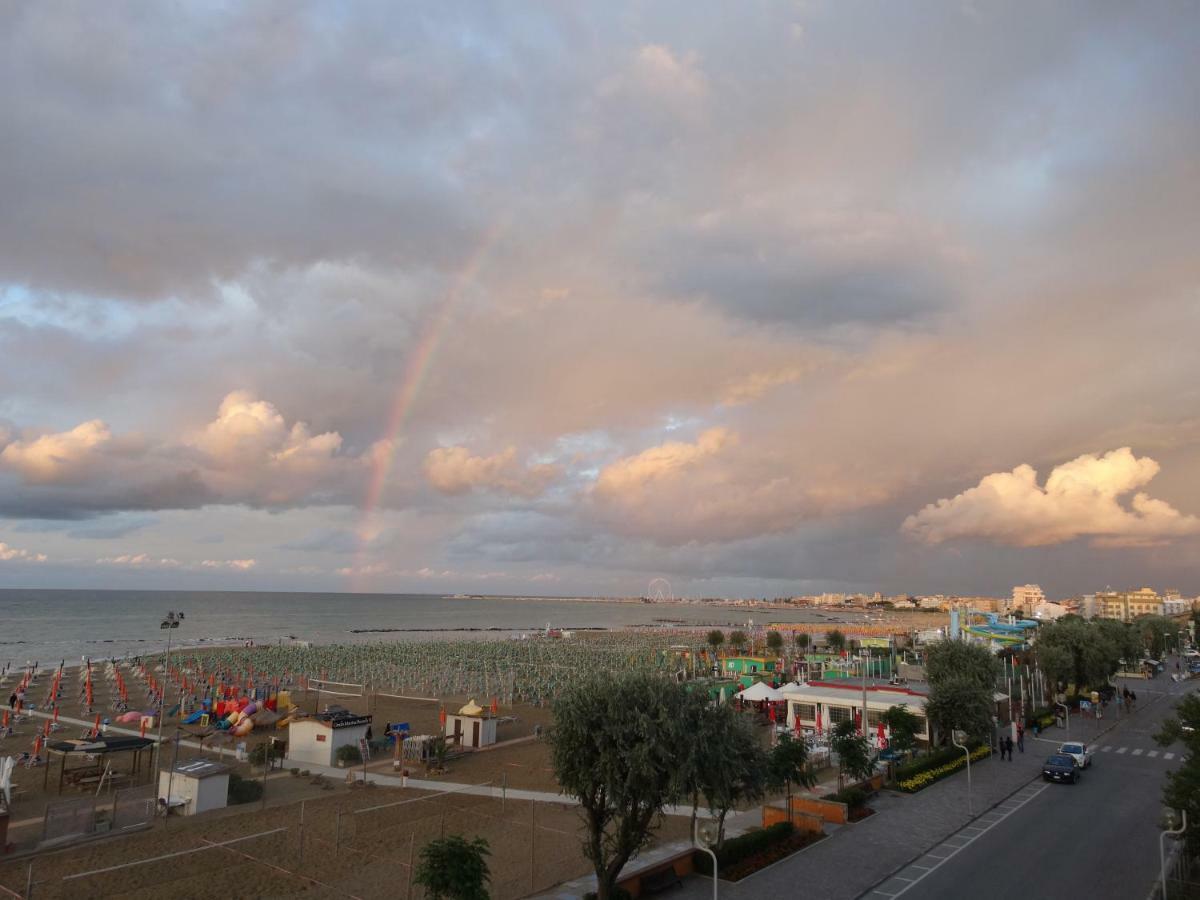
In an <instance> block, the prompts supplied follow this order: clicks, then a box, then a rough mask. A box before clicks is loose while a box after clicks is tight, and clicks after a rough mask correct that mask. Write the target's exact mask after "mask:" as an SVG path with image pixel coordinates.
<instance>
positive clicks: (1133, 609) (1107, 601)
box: [1096, 587, 1166, 622]
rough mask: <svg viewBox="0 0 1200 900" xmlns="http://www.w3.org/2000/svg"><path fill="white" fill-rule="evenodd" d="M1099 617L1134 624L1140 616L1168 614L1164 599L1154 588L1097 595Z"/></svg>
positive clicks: (1106, 592) (1107, 592)
mask: <svg viewBox="0 0 1200 900" xmlns="http://www.w3.org/2000/svg"><path fill="white" fill-rule="evenodd" d="M1096 604H1097V606H1098V615H1101V616H1104V617H1105V618H1107V619H1120V620H1121V621H1122V622H1132V621H1133V620H1134V619H1136V618H1137V617H1138V616H1161V615H1165V614H1166V610H1165V608H1164V604H1163V599H1162V597H1160V596H1158V594H1157V593H1155V591H1154V590H1153V588H1148V587H1144V588H1139V589H1138V590H1136V591H1105V592H1103V593H1097V594H1096Z"/></svg>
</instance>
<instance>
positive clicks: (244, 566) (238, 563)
mask: <svg viewBox="0 0 1200 900" xmlns="http://www.w3.org/2000/svg"><path fill="white" fill-rule="evenodd" d="M200 565H201V566H203V567H204V568H205V569H233V570H234V571H237V572H248V571H250V570H251V569H253V568H254V567H255V566H257V565H258V560H256V559H206V560H202V561H201V563H200Z"/></svg>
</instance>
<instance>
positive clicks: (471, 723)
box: [446, 700, 496, 748]
mask: <svg viewBox="0 0 1200 900" xmlns="http://www.w3.org/2000/svg"><path fill="white" fill-rule="evenodd" d="M446 737H447V738H448V739H449V740H451V741H452V742H453V743H455V744H457V745H458V746H460V747H476V748H478V747H489V746H491V745H492V744H494V743H496V719H495V718H494V717H493V716H492V715H491V713H490V712H488V710H486V709H484V708H483V707H482V706H480V705H479V704H478V703H476V702H475V701H474V700H471V701H470V702H468V703H467V705H466V706H464V707H463V708H462V709H460V710H459V711H458V712H457V713H455V714H454V715H448V716H446Z"/></svg>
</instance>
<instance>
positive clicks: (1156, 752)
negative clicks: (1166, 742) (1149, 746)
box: [1146, 750, 1158, 758]
mask: <svg viewBox="0 0 1200 900" xmlns="http://www.w3.org/2000/svg"><path fill="white" fill-rule="evenodd" d="M1146 755H1147V756H1149V757H1151V758H1153V757H1155V756H1158V751H1157V750H1147V751H1146Z"/></svg>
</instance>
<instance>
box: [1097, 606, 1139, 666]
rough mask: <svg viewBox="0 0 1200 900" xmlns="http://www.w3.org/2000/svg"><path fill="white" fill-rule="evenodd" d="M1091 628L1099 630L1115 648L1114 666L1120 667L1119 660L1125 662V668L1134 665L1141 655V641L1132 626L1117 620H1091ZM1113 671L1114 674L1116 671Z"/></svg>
mask: <svg viewBox="0 0 1200 900" xmlns="http://www.w3.org/2000/svg"><path fill="white" fill-rule="evenodd" d="M1092 627H1093V628H1099V629H1100V631H1101V633H1102V634H1104V636H1105V637H1107V638H1108V640H1109V641H1110V642H1111V643H1112V645H1113V647H1114V648H1116V652H1117V659H1116V660H1115V663H1114V664H1115V665H1116V666H1118V667H1119V666H1120V665H1121V660H1125V665H1127V666H1132V665H1134V664H1136V662H1137V660H1138V657H1140V656H1141V655H1142V641H1141V636H1140V635H1139V634H1138V632H1137V629H1136V628H1134V626H1133V625H1132V624H1130V623H1128V622H1122V621H1120V620H1119V619H1093V620H1092ZM1113 671H1114V672H1115V671H1116V669H1113Z"/></svg>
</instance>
